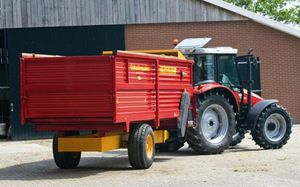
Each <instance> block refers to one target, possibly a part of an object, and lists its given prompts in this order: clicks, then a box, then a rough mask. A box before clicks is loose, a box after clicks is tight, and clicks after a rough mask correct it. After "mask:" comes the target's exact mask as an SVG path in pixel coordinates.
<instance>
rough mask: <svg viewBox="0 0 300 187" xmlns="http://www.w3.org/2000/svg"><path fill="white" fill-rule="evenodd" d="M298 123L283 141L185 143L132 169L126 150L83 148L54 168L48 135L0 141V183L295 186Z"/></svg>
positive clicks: (299, 170)
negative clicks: (277, 144) (220, 146)
mask: <svg viewBox="0 0 300 187" xmlns="http://www.w3.org/2000/svg"><path fill="white" fill-rule="evenodd" d="M298 144H300V126H294V127H293V134H292V137H291V139H290V141H289V142H288V144H287V145H286V146H285V147H283V148H282V149H280V150H263V149H261V148H259V147H258V146H256V145H254V142H253V141H252V140H251V137H250V136H247V137H246V139H245V140H244V141H243V142H242V143H241V144H240V145H239V146H236V147H235V148H231V149H229V150H227V151H225V152H224V153H223V154H220V155H207V156H206V155H205V156H204V155H195V154H193V151H192V150H191V149H189V148H188V147H187V146H185V147H183V148H181V149H180V150H179V151H178V152H176V153H168V154H167V153H158V154H157V155H156V159H155V162H154V164H153V165H152V167H151V168H150V169H148V170H133V169H131V167H130V165H129V162H128V158H127V151H126V150H117V151H113V152H107V153H104V154H103V153H84V154H83V155H82V156H83V158H82V160H81V163H80V165H79V167H78V168H77V169H74V170H60V169H58V168H57V167H56V166H55V164H54V161H53V159H52V148H51V141H50V140H38V141H18V142H7V141H0V186H172V187H174V186H181V187H182V186H300V156H299V155H300V149H299V148H298Z"/></svg>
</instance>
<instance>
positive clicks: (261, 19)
mask: <svg viewBox="0 0 300 187" xmlns="http://www.w3.org/2000/svg"><path fill="white" fill-rule="evenodd" d="M203 1H204V2H207V3H209V4H212V5H215V6H218V7H220V8H223V9H225V10H228V11H231V12H234V13H236V14H239V15H242V16H244V17H246V18H248V19H250V20H253V21H255V22H257V23H260V24H263V25H265V26H268V27H271V28H273V29H276V30H279V31H282V32H285V33H287V34H290V35H292V36H295V37H297V38H300V31H299V30H297V29H294V28H292V27H289V26H287V25H285V24H283V23H280V22H278V21H274V20H272V19H269V18H267V17H265V16H262V15H259V14H256V13H254V12H251V11H248V10H246V9H243V8H241V7H238V6H235V5H232V4H230V3H227V2H224V1H221V0H203Z"/></svg>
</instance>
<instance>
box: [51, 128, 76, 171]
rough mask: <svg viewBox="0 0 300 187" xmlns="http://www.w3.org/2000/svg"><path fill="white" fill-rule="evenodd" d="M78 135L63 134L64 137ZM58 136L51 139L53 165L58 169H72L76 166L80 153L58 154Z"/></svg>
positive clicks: (71, 133)
mask: <svg viewBox="0 0 300 187" xmlns="http://www.w3.org/2000/svg"><path fill="white" fill-rule="evenodd" d="M72 135H79V133H78V132H65V133H64V136H72ZM58 137H59V136H58V134H57V133H55V135H54V137H53V144H52V146H53V147H52V149H53V157H54V161H55V164H56V165H57V167H59V168H60V169H74V168H76V167H77V166H78V164H79V162H80V158H81V152H58Z"/></svg>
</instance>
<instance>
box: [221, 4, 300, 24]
mask: <svg viewBox="0 0 300 187" xmlns="http://www.w3.org/2000/svg"><path fill="white" fill-rule="evenodd" d="M225 1H227V2H229V3H232V4H235V5H237V6H240V7H243V8H245V9H248V10H250V11H253V12H256V13H259V14H262V15H264V16H268V17H270V18H272V19H274V20H277V21H281V22H284V23H292V24H300V0H255V1H252V0H225Z"/></svg>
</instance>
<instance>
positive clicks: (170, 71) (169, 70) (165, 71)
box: [159, 66, 177, 74]
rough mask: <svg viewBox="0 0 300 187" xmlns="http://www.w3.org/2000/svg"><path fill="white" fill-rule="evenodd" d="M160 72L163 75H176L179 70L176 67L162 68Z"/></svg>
mask: <svg viewBox="0 0 300 187" xmlns="http://www.w3.org/2000/svg"><path fill="white" fill-rule="evenodd" d="M159 72H160V73H161V74H176V72H177V68H176V67H174V66H160V67H159Z"/></svg>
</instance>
